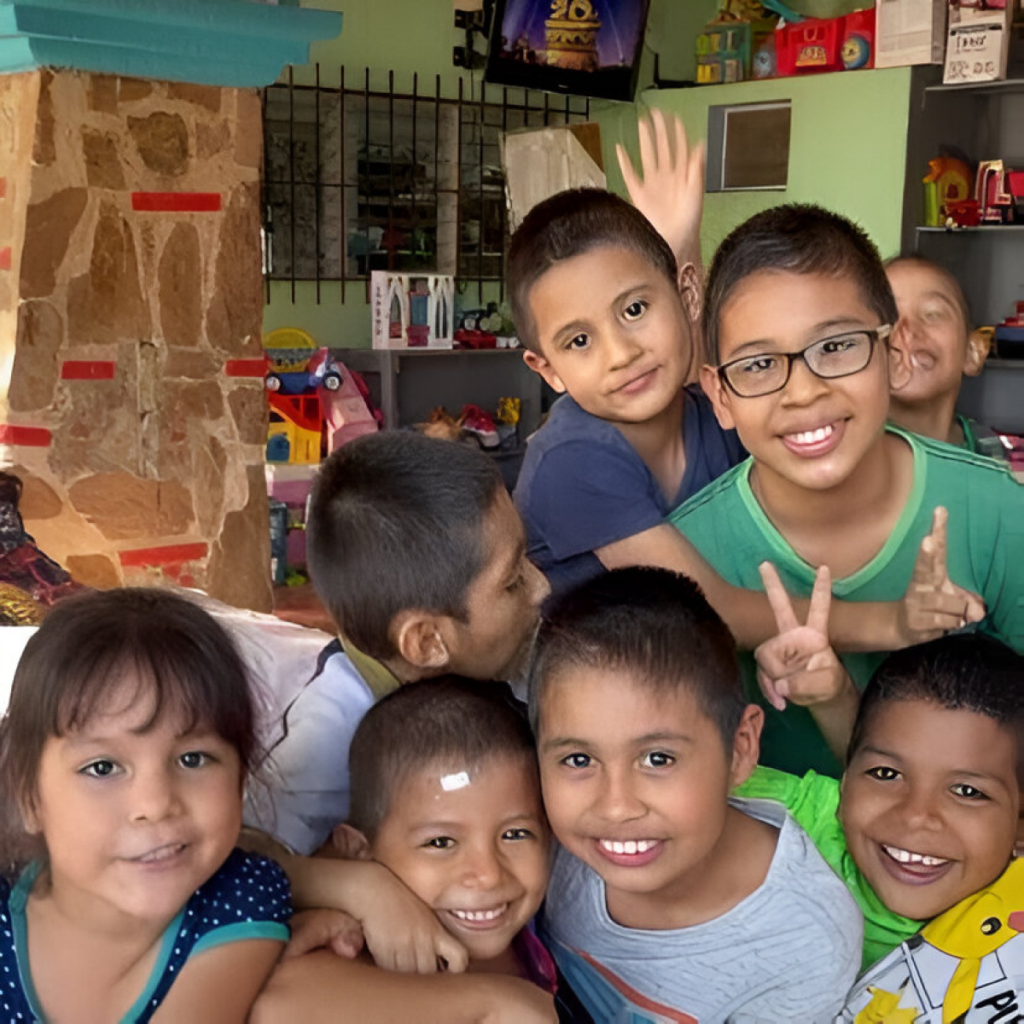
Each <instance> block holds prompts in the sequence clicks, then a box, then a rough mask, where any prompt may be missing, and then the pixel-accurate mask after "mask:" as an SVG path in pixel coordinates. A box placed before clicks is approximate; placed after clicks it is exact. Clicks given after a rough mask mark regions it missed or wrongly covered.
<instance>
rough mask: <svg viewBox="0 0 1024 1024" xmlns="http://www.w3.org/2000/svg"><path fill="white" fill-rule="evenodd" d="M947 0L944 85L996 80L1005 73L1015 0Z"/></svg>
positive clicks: (1003, 76) (1004, 75)
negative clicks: (980, 4)
mask: <svg viewBox="0 0 1024 1024" xmlns="http://www.w3.org/2000/svg"><path fill="white" fill-rule="evenodd" d="M977 3H978V0H949V32H948V34H947V40H946V66H945V69H944V70H943V73H942V81H943V82H944V83H945V84H946V85H961V84H963V85H966V84H968V83H970V82H995V81H998V80H999V79H1001V78H1005V77H1006V66H1007V60H1008V57H1009V53H1010V23H1011V21H1012V20H1013V6H1014V0H984V5H983V6H978V5H977Z"/></svg>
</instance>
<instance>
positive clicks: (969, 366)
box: [964, 331, 992, 377]
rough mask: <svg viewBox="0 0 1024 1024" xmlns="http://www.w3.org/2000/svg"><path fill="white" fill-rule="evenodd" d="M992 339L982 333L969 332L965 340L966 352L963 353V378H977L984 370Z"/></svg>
mask: <svg viewBox="0 0 1024 1024" xmlns="http://www.w3.org/2000/svg"><path fill="white" fill-rule="evenodd" d="M991 344H992V339H991V338H990V337H989V336H988V335H987V334H985V333H983V332H982V331H971V333H970V334H969V335H968V338H967V351H966V352H965V353H964V376H965V377H977V376H978V374H979V373H981V371H982V370H983V369H984V368H985V360H986V359H988V351H989V347H990V346H991Z"/></svg>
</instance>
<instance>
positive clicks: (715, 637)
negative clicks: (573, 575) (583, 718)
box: [530, 567, 746, 751]
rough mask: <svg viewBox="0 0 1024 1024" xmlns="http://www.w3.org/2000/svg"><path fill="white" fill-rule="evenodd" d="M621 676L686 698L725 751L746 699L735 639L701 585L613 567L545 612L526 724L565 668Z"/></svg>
mask: <svg viewBox="0 0 1024 1024" xmlns="http://www.w3.org/2000/svg"><path fill="white" fill-rule="evenodd" d="M581 668H582V669H584V670H586V669H602V670H611V671H614V672H622V673H628V674H629V675H630V677H631V678H633V679H635V680H636V682H637V684H638V685H641V686H644V687H646V688H649V689H650V690H652V691H653V692H655V693H679V692H684V693H689V694H691V695H692V696H693V698H694V700H695V702H696V704H697V706H698V707H699V708H700V710H701V711H702V712H703V713H704V714H705V715H706V716H707V717H708V718H709V719H710V720H711V721H712V722H713V723H714V724H715V726H716V728H717V729H718V731H719V733H720V734H721V737H722V742H723V744H724V745H725V749H726V750H727V751H731V750H732V746H733V741H734V739H735V736H736V730H737V728H739V724H740V721H741V719H742V717H743V710H744V708H745V707H746V701H745V699H744V697H743V687H742V683H741V682H740V666H739V659H738V657H737V654H736V641H735V640H734V639H733V636H732V634H731V633H730V632H729V628H728V627H727V626H726V624H725V623H724V622H723V621H722V619H721V618H720V617H719V615H718V613H717V612H716V611H715V610H714V608H712V607H711V605H710V604H709V603H708V601H707V598H705V597H704V594H703V593H702V591H701V589H700V587H699V586H698V585H697V584H696V583H695V582H694V581H693V580H691V579H690V578H689V577H688V576H683V575H681V574H679V573H674V572H670V571H669V570H668V569H655V568H651V567H634V568H628V569H615V570H613V571H611V572H607V573H602V574H601V575H600V576H597V577H595V578H594V579H592V580H589V581H588V582H586V583H583V584H581V585H580V586H578V587H576V588H575V589H574V590H571V591H569V592H568V593H566V594H565V595H563V596H562V597H561V598H559V599H558V600H557V601H556V602H555V603H554V605H553V606H552V607H551V609H550V610H549V611H548V613H547V616H546V620H545V622H544V625H543V626H542V627H541V631H540V636H539V638H538V641H537V656H536V660H535V662H534V666H533V672H532V674H531V677H530V721H531V723H532V725H533V727H534V731H537V729H538V728H539V727H540V724H541V718H542V715H541V710H542V706H543V699H544V694H545V693H546V692H547V691H548V690H549V689H550V688H551V687H553V686H557V685H558V677H559V675H560V674H561V673H562V672H564V671H565V670H566V669H581Z"/></svg>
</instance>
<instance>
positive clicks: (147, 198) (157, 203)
mask: <svg viewBox="0 0 1024 1024" xmlns="http://www.w3.org/2000/svg"><path fill="white" fill-rule="evenodd" d="M132 209H133V210H140V211H143V212H148V213H216V212H217V211H218V210H219V209H220V193H219V192H133V193H132Z"/></svg>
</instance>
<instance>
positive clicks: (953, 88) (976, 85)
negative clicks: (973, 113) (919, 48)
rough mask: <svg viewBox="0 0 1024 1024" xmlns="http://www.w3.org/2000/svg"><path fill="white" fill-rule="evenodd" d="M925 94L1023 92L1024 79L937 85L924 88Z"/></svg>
mask: <svg viewBox="0 0 1024 1024" xmlns="http://www.w3.org/2000/svg"><path fill="white" fill-rule="evenodd" d="M924 91H925V92H926V93H928V92H993V93H1001V92H1024V78H1004V79H1003V80H1002V81H999V82H963V83H961V84H957V85H945V84H943V83H941V82H940V83H938V84H937V85H927V86H925V90H924Z"/></svg>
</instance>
